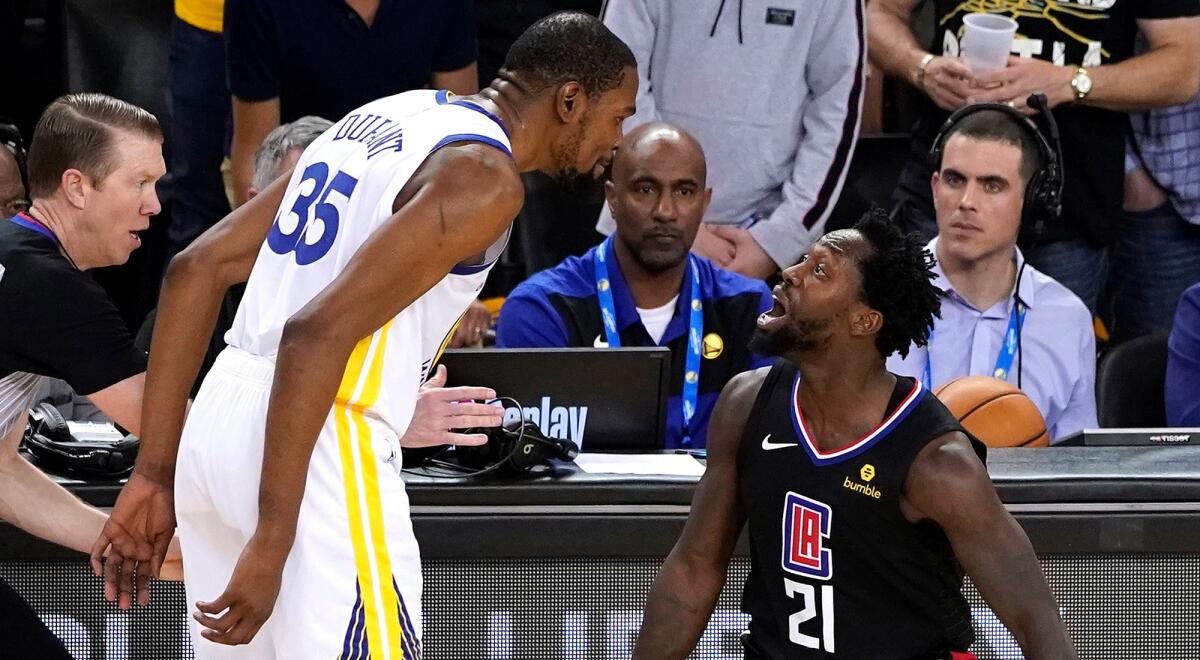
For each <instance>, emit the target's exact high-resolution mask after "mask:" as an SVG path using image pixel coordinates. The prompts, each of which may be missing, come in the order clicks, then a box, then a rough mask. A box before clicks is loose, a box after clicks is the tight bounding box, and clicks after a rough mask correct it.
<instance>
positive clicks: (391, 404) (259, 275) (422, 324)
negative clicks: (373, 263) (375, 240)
mask: <svg viewBox="0 0 1200 660" xmlns="http://www.w3.org/2000/svg"><path fill="white" fill-rule="evenodd" d="M468 141H470V142H482V143H486V144H489V145H492V146H494V147H496V148H497V149H500V150H502V151H504V152H505V153H507V154H509V155H511V145H510V143H509V140H508V136H507V134H506V133H505V131H504V128H503V126H502V124H501V123H500V121H499V120H498V119H497V118H496V117H494V116H493V115H491V114H490V113H488V112H487V111H486V110H484V109H483V108H481V107H479V106H477V105H474V104H471V103H468V102H466V101H462V100H455V99H454V96H453V95H451V94H449V93H447V92H446V91H444V90H443V91H439V92H435V91H429V90H418V91H411V92H404V93H402V94H397V95H395V96H389V97H387V98H383V99H379V100H377V101H373V102H371V103H368V104H367V105H364V106H362V107H361V108H359V109H357V110H355V111H354V112H352V113H350V114H349V115H347V116H346V117H345V118H344V119H342V120H341V121H339V122H338V123H336V124H334V125H333V126H332V127H331V128H330V129H329V130H327V131H325V133H323V134H322V135H321V136H320V137H319V138H317V139H316V141H314V142H313V143H312V144H311V145H310V146H309V147H308V148H307V149H305V151H304V155H303V156H302V157H301V158H300V162H299V163H297V165H296V169H295V171H294V172H293V173H292V178H291V181H290V182H289V183H288V188H287V192H286V193H285V194H284V197H283V201H282V203H281V204H280V207H279V212H278V214H277V215H276V218H275V224H274V226H272V228H271V231H270V233H269V234H268V236H267V240H266V241H265V242H264V243H263V246H262V248H260V249H259V253H258V258H257V260H256V261H255V262H254V269H253V270H252V271H251V273H250V279H249V281H248V282H247V286H246V293H245V295H244V297H243V298H242V303H241V306H240V307H239V308H238V312H237V316H236V317H235V318H234V322H233V327H232V328H231V329H230V330H229V333H228V334H227V335H226V337H225V339H226V342H227V343H228V344H229V345H230V346H233V347H235V348H239V349H242V350H244V351H247V352H249V353H251V354H254V355H259V356H263V357H267V358H271V359H274V358H275V356H276V353H277V352H278V349H279V339H280V335H281V333H282V331H283V326H284V324H285V323H286V322H287V321H288V319H290V318H291V317H292V316H293V315H294V314H296V312H298V311H299V310H300V309H301V308H302V307H304V305H306V304H307V303H308V302H309V301H310V300H312V299H313V298H314V297H316V295H317V294H318V293H320V292H321V291H322V290H323V289H325V287H326V286H328V285H329V284H330V283H331V282H333V280H334V279H335V278H337V277H338V275H339V274H341V272H342V271H343V270H344V269H345V267H346V265H347V264H348V263H349V261H350V259H351V258H352V257H353V256H354V254H355V252H357V251H358V249H359V247H360V246H362V244H363V243H364V242H365V241H366V240H367V238H368V237H370V235H371V233H372V232H374V231H375V230H376V229H377V228H378V227H379V226H380V225H381V224H383V223H384V222H385V221H386V220H387V219H388V218H390V217H391V216H392V205H393V203H394V201H395V198H396V195H397V194H399V192H400V190H401V189H402V188H403V187H404V185H405V184H406V183H408V180H409V179H410V178H411V177H412V175H413V173H414V172H415V171H416V170H417V168H418V167H420V165H421V164H422V163H423V162H424V161H425V159H426V158H427V157H428V156H429V155H430V154H431V153H433V152H434V151H436V150H438V149H440V148H441V147H443V146H446V145H448V144H454V143H460V142H468ZM481 185H487V183H486V182H481ZM506 240H507V232H506V233H505V236H503V237H501V239H500V240H499V241H497V243H496V244H495V245H493V246H492V248H491V249H489V250H488V252H487V254H485V255H484V256H483V258H482V259H481V260H480V263H479V265H474V266H467V265H460V266H458V267H456V268H455V269H454V270H453V271H452V272H451V273H449V274H448V275H446V277H445V278H444V279H442V280H441V281H439V282H438V283H437V284H436V285H434V286H433V287H432V288H431V289H430V290H429V291H427V292H426V293H425V294H424V295H422V296H421V297H420V298H419V299H418V300H416V301H415V302H413V303H412V304H411V305H409V306H408V307H407V308H405V309H404V310H403V311H401V312H400V313H399V314H398V315H397V316H396V317H395V318H393V319H392V320H391V321H390V322H388V323H387V324H385V325H384V326H383V327H382V328H380V329H379V330H378V331H376V332H375V333H374V334H372V335H371V336H370V337H367V338H365V339H363V340H362V341H361V342H360V343H359V344H358V346H357V347H356V348H355V350H354V353H353V355H352V356H351V358H350V362H349V363H348V364H347V366H346V371H345V374H344V375H343V380H342V385H341V387H340V389H339V390H338V399H337V402H338V403H340V404H343V405H351V406H353V407H355V408H359V409H361V410H363V411H364V412H366V413H367V414H370V415H372V416H375V417H377V418H379V419H380V420H382V421H383V422H385V423H387V424H388V425H389V426H391V427H392V428H393V429H394V430H395V431H396V432H397V433H398V434H402V433H403V432H404V430H405V429H406V428H407V426H408V422H409V419H410V418H411V416H412V409H413V406H414V405H415V403H416V393H417V389H418V386H419V384H420V383H421V382H423V380H424V378H425V376H426V374H427V372H428V370H429V367H430V365H431V363H432V362H433V361H434V360H436V359H437V357H438V355H439V354H440V351H441V350H442V349H443V348H444V347H445V344H446V341H447V340H448V339H447V338H448V337H449V336H450V334H451V333H452V332H453V330H454V327H455V325H456V324H457V322H458V320H459V319H460V318H461V317H462V315H463V313H464V312H465V311H466V309H467V307H468V306H469V305H470V303H471V301H472V300H474V299H475V298H476V296H477V295H478V294H479V290H480V289H482V288H483V283H484V280H485V279H486V278H487V273H488V271H489V270H490V269H491V266H492V264H493V263H494V262H495V258H496V257H497V256H498V254H499V252H500V251H502V250H503V247H504V242H505V241H506ZM391 267H395V268H404V267H405V266H404V264H400V263H398V264H395V265H394V266H391ZM380 304H386V303H384V302H383V301H380ZM328 322H330V323H337V319H328Z"/></svg>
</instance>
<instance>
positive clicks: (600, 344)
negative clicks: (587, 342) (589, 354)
mask: <svg viewBox="0 0 1200 660" xmlns="http://www.w3.org/2000/svg"><path fill="white" fill-rule="evenodd" d="M592 346H593V347H594V348H608V342H607V341H604V335H596V339H595V340H594V341H593V342H592Z"/></svg>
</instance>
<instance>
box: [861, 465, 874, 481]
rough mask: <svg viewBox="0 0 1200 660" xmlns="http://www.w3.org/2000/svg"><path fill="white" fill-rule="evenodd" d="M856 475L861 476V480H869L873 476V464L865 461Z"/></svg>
mask: <svg viewBox="0 0 1200 660" xmlns="http://www.w3.org/2000/svg"><path fill="white" fill-rule="evenodd" d="M858 476H860V477H862V480H863V481H870V480H872V479H874V478H875V466H874V465H871V464H870V463H867V464H866V465H863V466H862V468H861V469H860V470H859V471H858Z"/></svg>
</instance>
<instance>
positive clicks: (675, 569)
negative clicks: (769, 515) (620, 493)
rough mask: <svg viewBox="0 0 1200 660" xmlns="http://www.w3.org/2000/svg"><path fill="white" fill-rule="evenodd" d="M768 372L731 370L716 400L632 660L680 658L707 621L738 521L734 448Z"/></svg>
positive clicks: (741, 513)
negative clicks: (703, 461)
mask: <svg viewBox="0 0 1200 660" xmlns="http://www.w3.org/2000/svg"><path fill="white" fill-rule="evenodd" d="M768 370H769V368H762V369H759V370H757V371H750V372H746V373H742V374H739V375H738V376H736V377H734V378H733V380H731V381H729V383H728V384H727V385H726V386H725V389H724V390H722V391H721V396H720V398H719V399H717V404H716V407H715V408H714V409H713V413H712V419H711V421H710V422H709V427H708V466H707V468H706V469H705V471H704V477H703V478H701V479H700V485H699V486H698V487H697V488H696V493H695V495H693V496H692V510H691V513H690V514H689V515H688V520H687V525H686V526H685V527H684V529H683V534H682V535H680V537H679V541H678V542H677V543H676V544H675V547H674V549H672V550H671V554H670V555H669V556H668V557H667V560H666V562H665V563H664V564H663V567H662V569H661V570H660V571H659V572H658V578H657V579H655V581H654V586H653V588H652V589H651V590H650V597H649V599H648V600H647V602H646V614H645V617H644V619H643V622H642V630H641V633H640V634H639V635H638V640H637V647H636V648H635V649H634V652H633V657H634V658H635V659H636V660H666V659H668V658H678V659H680V660H682V659H683V658H686V657H687V656H688V654H689V653H691V651H692V649H693V648H694V647H695V646H696V640H698V639H700V635H701V634H702V633H703V632H704V627H705V626H706V625H707V624H708V619H709V617H710V616H711V615H712V611H713V607H714V606H715V605H716V603H717V597H718V596H719V595H720V593H721V587H722V586H724V584H725V573H726V570H727V568H728V566H729V558H730V557H731V556H732V555H733V548H734V545H735V544H736V543H737V539H738V536H739V535H740V534H741V531H742V526H743V525H744V524H745V521H746V513H745V511H744V510H743V509H742V506H741V500H740V498H739V496H738V446H739V445H740V443H741V439H742V432H743V430H744V429H745V426H746V418H747V417H748V415H749V412H750V409H751V407H753V404H754V398H755V397H756V396H757V395H758V390H759V388H760V387H761V386H762V382H763V378H764V377H765V375H766V372H767V371H768Z"/></svg>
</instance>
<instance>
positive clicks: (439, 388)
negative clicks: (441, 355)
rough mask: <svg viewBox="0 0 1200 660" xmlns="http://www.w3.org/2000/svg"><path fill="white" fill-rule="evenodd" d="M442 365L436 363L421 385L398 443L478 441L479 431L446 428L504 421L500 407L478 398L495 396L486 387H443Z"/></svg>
mask: <svg viewBox="0 0 1200 660" xmlns="http://www.w3.org/2000/svg"><path fill="white" fill-rule="evenodd" d="M445 384H446V366H445V365H441V364H439V365H438V366H437V370H436V371H434V373H433V376H431V377H430V378H429V380H428V381H426V382H425V384H424V385H422V386H421V391H420V393H419V394H417V405H416V408H415V409H414V410H413V417H412V421H411V422H409V424H408V430H407V431H405V432H404V437H402V438H400V446H401V447H408V448H410V449H413V448H417V447H435V446H438V445H482V444H484V443H485V442H487V436H486V435H484V434H482V433H454V432H452V431H451V430H450V429H471V428H488V427H492V426H500V424H501V423H503V422H504V409H503V408H501V407H499V406H493V405H488V404H486V403H476V401H478V400H487V399H495V398H496V392H495V391H493V390H491V389H490V388H487V387H443V386H444V385H445Z"/></svg>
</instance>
